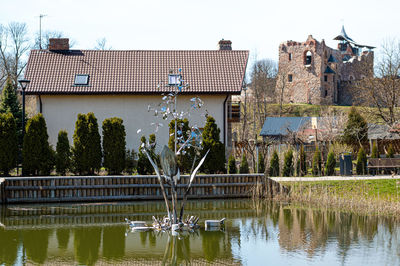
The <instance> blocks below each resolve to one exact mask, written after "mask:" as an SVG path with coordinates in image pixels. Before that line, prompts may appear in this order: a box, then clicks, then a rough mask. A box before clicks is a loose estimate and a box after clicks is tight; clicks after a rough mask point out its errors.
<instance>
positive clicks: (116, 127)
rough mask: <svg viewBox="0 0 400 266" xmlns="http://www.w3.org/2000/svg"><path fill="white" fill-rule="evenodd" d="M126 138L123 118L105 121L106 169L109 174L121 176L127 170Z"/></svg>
mask: <svg viewBox="0 0 400 266" xmlns="http://www.w3.org/2000/svg"><path fill="white" fill-rule="evenodd" d="M125 136H126V133H125V126H124V124H123V121H122V119H121V118H117V117H113V118H108V119H105V120H104V121H103V154H104V167H105V168H106V169H107V171H108V173H109V174H112V175H118V174H121V172H122V170H124V168H125V152H126V151H125V147H126V140H125Z"/></svg>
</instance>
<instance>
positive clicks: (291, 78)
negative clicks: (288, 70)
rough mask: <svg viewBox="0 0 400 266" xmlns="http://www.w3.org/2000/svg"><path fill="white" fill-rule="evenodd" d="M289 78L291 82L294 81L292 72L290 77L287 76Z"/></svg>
mask: <svg viewBox="0 0 400 266" xmlns="http://www.w3.org/2000/svg"><path fill="white" fill-rule="evenodd" d="M287 79H288V81H289V82H292V81H293V75H292V74H289V75H288V77H287Z"/></svg>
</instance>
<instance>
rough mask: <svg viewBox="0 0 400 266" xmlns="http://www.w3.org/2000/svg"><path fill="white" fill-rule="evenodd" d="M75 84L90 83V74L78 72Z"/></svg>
mask: <svg viewBox="0 0 400 266" xmlns="http://www.w3.org/2000/svg"><path fill="white" fill-rule="evenodd" d="M74 85H89V75H86V74H85V75H82V74H76V75H75V82H74Z"/></svg>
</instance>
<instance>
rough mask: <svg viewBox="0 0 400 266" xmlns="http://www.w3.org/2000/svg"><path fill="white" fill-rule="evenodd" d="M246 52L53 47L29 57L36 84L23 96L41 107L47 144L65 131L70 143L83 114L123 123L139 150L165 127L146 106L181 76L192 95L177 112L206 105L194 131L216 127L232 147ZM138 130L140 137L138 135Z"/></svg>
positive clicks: (164, 135)
mask: <svg viewBox="0 0 400 266" xmlns="http://www.w3.org/2000/svg"><path fill="white" fill-rule="evenodd" d="M248 55H249V52H248V51H234V50H232V49H231V42H230V41H226V40H221V41H220V42H219V50H204V51H144V50H136V51H135V50H127V51H121V50H105V51H103V50H70V49H69V41H68V39H50V45H49V49H48V50H32V51H31V53H30V56H29V60H28V65H27V68H26V73H25V78H26V79H29V80H30V81H31V82H30V84H29V85H28V87H27V88H26V94H27V95H32V96H33V97H35V99H36V103H37V104H36V106H37V112H41V113H43V115H44V117H45V119H46V123H47V129H48V133H49V137H50V143H51V144H52V145H56V142H57V135H58V132H59V131H60V130H62V129H65V130H67V132H68V136H69V138H70V141H71V143H72V136H73V133H74V130H75V122H76V118H77V115H78V113H88V112H93V113H94V114H95V116H96V117H97V119H98V123H99V130H100V134H101V124H102V122H103V120H104V119H106V118H109V117H120V118H122V119H123V120H124V125H125V129H126V142H127V148H129V149H132V148H134V149H135V150H137V149H138V146H139V144H140V137H141V136H142V135H145V136H146V137H147V136H148V135H149V134H150V133H152V132H153V131H154V128H153V127H152V126H151V125H150V124H151V122H157V119H159V121H158V122H163V121H161V120H162V119H161V118H156V117H155V116H154V112H148V105H153V106H154V105H157V104H158V103H160V102H161V98H162V96H161V94H162V93H166V92H169V91H170V90H171V87H167V86H161V87H159V86H158V85H159V84H167V83H168V74H169V73H170V71H173V72H175V73H176V72H177V71H178V69H182V76H183V79H184V80H185V82H186V83H189V84H190V87H189V88H187V89H184V90H183V91H182V93H180V95H179V97H178V108H177V109H178V110H181V109H185V108H188V107H189V106H190V99H191V98H192V97H193V96H199V97H200V98H201V99H202V100H203V101H204V107H203V108H202V110H201V112H200V113H193V115H192V116H191V117H190V119H189V120H190V123H191V124H193V123H196V124H198V126H199V127H200V128H201V127H203V126H204V117H202V116H201V113H203V112H205V111H206V112H207V113H208V114H209V115H211V116H213V117H214V118H215V119H216V122H217V124H218V127H219V128H220V129H221V136H220V138H221V141H222V142H223V143H225V145H226V146H227V148H228V149H229V148H230V146H231V144H230V143H231V141H230V138H231V137H230V135H231V134H230V132H231V123H232V122H238V120H237V119H236V120H235V119H232V117H235V114H232V113H231V110H232V108H230V104H231V102H230V101H231V95H238V94H240V92H241V90H242V84H243V79H244V75H245V70H246V64H247V60H248ZM138 129H142V131H141V132H140V134H137V131H138ZM156 135H157V143H158V147H162V146H161V145H163V144H167V143H168V125H167V124H166V123H165V121H164V126H163V127H161V128H160V130H159V131H158V132H157V134H156Z"/></svg>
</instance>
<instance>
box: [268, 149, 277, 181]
mask: <svg viewBox="0 0 400 266" xmlns="http://www.w3.org/2000/svg"><path fill="white" fill-rule="evenodd" d="M269 176H279V156H278V152H277V151H276V150H275V151H274V153H273V154H272V156H271V160H270V167H269Z"/></svg>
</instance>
